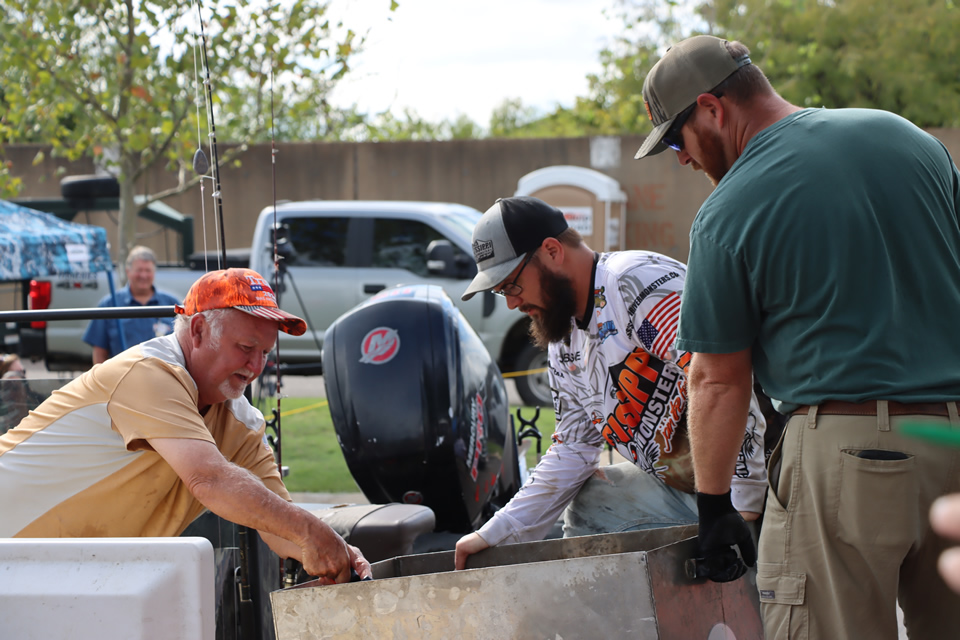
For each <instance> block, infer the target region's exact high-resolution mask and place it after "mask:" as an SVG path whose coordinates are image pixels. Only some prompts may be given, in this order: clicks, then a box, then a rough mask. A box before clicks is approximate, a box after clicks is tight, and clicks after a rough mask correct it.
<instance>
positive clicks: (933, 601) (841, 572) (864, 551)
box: [757, 411, 960, 640]
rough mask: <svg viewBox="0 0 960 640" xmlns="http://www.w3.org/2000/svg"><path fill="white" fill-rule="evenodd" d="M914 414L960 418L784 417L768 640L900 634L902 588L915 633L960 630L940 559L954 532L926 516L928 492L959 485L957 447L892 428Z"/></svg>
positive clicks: (765, 547) (770, 529) (762, 566)
mask: <svg viewBox="0 0 960 640" xmlns="http://www.w3.org/2000/svg"><path fill="white" fill-rule="evenodd" d="M954 416H956V413H955V412H954ZM918 420H923V421H936V422H940V423H946V424H951V422H952V423H953V427H954V428H960V419H957V418H956V417H954V418H952V419H951V418H940V417H931V416H892V417H883V418H878V417H877V416H848V415H842V416H841V415H816V414H815V412H814V411H811V413H810V415H800V416H794V417H792V418H791V419H790V420H789V422H788V423H787V426H786V428H785V430H784V435H783V438H782V439H781V441H780V444H779V445H778V446H777V448H776V450H775V451H774V452H773V455H772V456H771V458H770V469H771V470H772V472H771V474H770V476H771V477H770V489H769V491H768V492H767V506H766V511H765V514H764V522H763V528H762V531H761V534H760V549H759V563H758V573H757V587H758V589H759V590H760V603H761V607H760V608H761V614H762V616H763V623H764V630H765V632H766V637H767V640H788V639H789V640H844V639H849V640H896V638H897V620H896V602H897V599H898V598H899V601H900V606H901V607H902V609H903V612H904V623H905V626H906V628H907V632H908V634H909V637H910V639H911V640H934V639H937V640H940V639H944V638H960V596H958V595H957V594H955V593H954V592H952V591H950V589H949V588H947V586H946V585H945V584H944V583H943V580H941V579H940V576H939V574H938V573H937V569H936V561H937V556H938V555H939V554H940V551H941V550H943V549H944V548H946V547H948V546H951V544H952V543H950V542H948V541H945V540H942V539H940V538H939V537H938V536H936V535H935V534H934V533H933V532H932V530H931V529H930V524H929V519H928V511H929V509H930V504H931V503H932V502H933V500H934V499H935V498H937V497H938V496H941V495H943V494H946V493H951V492H955V491H958V490H960V449H956V448H948V447H945V446H943V445H935V444H929V443H926V442H923V441H920V440H915V439H910V438H903V437H901V436H900V435H899V434H898V431H897V426H898V424H901V423H903V422H908V421H918ZM870 450H873V452H871V451H870ZM877 450H879V451H881V452H892V455H884V454H883V453H879V454H878V453H876V451H877ZM858 454H859V455H858ZM885 457H886V458H893V459H882V458H885ZM877 458H880V459H877ZM778 463H779V465H780V466H779V474H778V473H777V472H776V468H777V464H778Z"/></svg>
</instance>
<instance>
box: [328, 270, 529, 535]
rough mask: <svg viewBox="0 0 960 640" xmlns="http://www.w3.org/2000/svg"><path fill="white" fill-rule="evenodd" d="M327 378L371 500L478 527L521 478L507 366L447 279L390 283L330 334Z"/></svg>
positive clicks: (343, 439) (346, 448) (337, 422)
mask: <svg viewBox="0 0 960 640" xmlns="http://www.w3.org/2000/svg"><path fill="white" fill-rule="evenodd" d="M323 373H324V376H323V379H324V385H325V387H326V392H327V400H328V402H329V406H330V414H331V416H332V418H333V425H334V428H335V429H336V432H337V438H338V440H339V442H340V448H341V449H342V450H343V455H344V458H346V462H347V467H348V468H349V469H350V473H351V474H352V475H353V478H354V480H356V482H357V485H359V487H360V489H361V491H363V493H364V495H365V496H366V497H367V499H368V500H370V502H371V503H374V504H378V503H386V502H401V503H407V504H423V505H426V506H428V507H430V508H431V509H432V510H433V512H434V513H435V515H436V531H449V532H469V531H472V530H474V529H476V528H477V527H479V526H480V525H482V524H483V523H484V522H485V521H486V520H487V519H489V517H490V516H491V515H493V513H494V512H495V511H496V509H498V508H500V507H501V506H503V505H504V504H506V503H507V501H509V499H510V498H511V497H512V496H513V494H514V493H516V491H517V490H518V489H519V486H520V472H519V460H518V457H517V441H516V436H515V434H514V433H513V426H512V422H511V421H510V420H509V411H510V410H509V405H508V399H507V391H506V387H505V385H504V382H503V377H502V376H501V375H500V371H499V369H498V368H497V365H496V363H495V362H494V361H493V360H492V358H491V357H490V354H489V353H488V352H487V350H486V348H485V347H484V346H483V343H482V342H481V341H480V338H479V337H478V336H477V334H476V333H475V332H474V330H473V328H472V327H471V326H470V325H469V324H468V323H467V321H466V319H465V318H464V317H463V315H462V314H461V313H460V310H459V309H457V308H456V307H455V306H454V305H453V302H452V301H451V300H450V298H449V297H448V296H447V295H446V293H444V291H443V289H442V288H440V287H438V286H436V285H411V286H401V287H397V288H394V289H388V290H385V291H383V292H381V293H379V294H377V295H376V296H374V297H373V298H371V299H370V300H368V301H366V302H365V303H363V304H361V305H359V306H357V307H355V308H354V309H352V310H350V311H348V312H347V313H345V314H344V315H342V316H340V318H338V319H337V320H336V321H335V322H334V323H333V324H331V325H330V327H329V328H328V329H327V331H326V333H325V335H324V345H323Z"/></svg>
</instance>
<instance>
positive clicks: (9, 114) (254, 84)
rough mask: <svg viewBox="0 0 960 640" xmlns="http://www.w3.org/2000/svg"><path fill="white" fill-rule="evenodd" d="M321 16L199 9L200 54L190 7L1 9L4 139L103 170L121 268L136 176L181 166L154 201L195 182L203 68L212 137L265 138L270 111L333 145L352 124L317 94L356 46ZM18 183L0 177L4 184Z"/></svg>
mask: <svg viewBox="0 0 960 640" xmlns="http://www.w3.org/2000/svg"><path fill="white" fill-rule="evenodd" d="M198 4H199V3H198ZM326 9H327V5H326V4H324V3H318V2H316V1H311V0H284V1H279V0H262V1H258V2H253V1H251V0H223V1H220V2H217V3H216V5H213V4H209V5H207V8H205V9H204V10H203V17H204V22H203V29H204V30H205V35H206V45H205V46H204V43H203V42H201V39H200V30H201V23H200V19H199V17H198V16H199V11H198V8H197V5H194V4H192V3H189V2H186V3H184V2H177V1H176V0H152V1H147V2H144V1H140V0H137V1H135V0H0V144H6V143H16V142H43V143H46V144H50V145H52V146H53V153H54V154H56V155H58V156H62V157H65V158H68V159H76V158H79V157H82V156H94V157H95V158H97V159H98V160H99V161H100V162H101V163H103V164H107V165H110V166H111V168H112V169H113V171H114V172H115V173H116V174H117V176H118V179H119V181H120V197H121V210H120V237H119V238H118V250H119V254H120V256H119V257H120V259H121V261H122V260H123V258H124V257H125V256H126V252H127V251H128V250H129V248H130V247H131V246H132V245H133V244H135V237H134V232H135V226H134V223H135V210H134V199H133V197H134V193H135V185H136V183H137V180H138V178H139V177H140V176H141V175H142V174H143V173H144V172H145V171H147V170H148V169H149V168H150V167H151V166H152V165H154V164H155V163H158V162H161V163H166V164H167V165H168V166H169V167H170V168H171V169H174V170H179V175H180V176H181V180H180V185H179V186H178V187H177V189H175V190H173V191H170V192H165V193H161V194H152V195H151V196H149V198H151V199H156V198H159V197H164V196H166V195H171V194H172V193H178V192H180V191H183V190H184V189H186V188H189V187H190V186H192V184H194V183H195V182H196V181H197V180H198V179H199V178H198V177H193V178H187V177H186V176H187V175H189V174H188V172H187V168H188V166H189V163H190V158H191V157H192V155H193V152H194V150H195V149H197V148H198V146H200V145H205V144H206V142H207V138H208V133H207V130H208V125H209V123H208V109H207V106H206V91H205V86H206V85H204V84H203V82H204V79H205V78H206V76H207V72H209V77H210V78H211V83H210V85H209V86H210V88H211V91H210V95H211V96H212V101H213V105H212V106H211V110H212V112H213V113H214V114H215V121H216V126H217V134H218V137H219V138H220V139H221V140H227V139H229V140H232V141H239V142H241V143H246V142H250V141H257V140H263V139H266V138H268V137H269V128H270V124H271V118H270V117H271V113H272V112H273V111H274V108H275V109H276V111H275V113H276V123H277V129H278V130H279V131H281V132H283V133H284V134H287V133H291V132H292V133H293V134H295V135H310V136H311V137H314V138H320V139H323V138H326V139H336V138H337V137H338V135H339V134H340V132H341V131H342V130H343V129H344V128H346V127H349V126H352V124H353V119H355V114H352V113H351V112H347V113H341V112H338V111H337V110H335V109H332V108H330V107H329V106H328V105H327V104H326V102H325V98H326V96H327V95H328V94H329V92H330V90H331V89H332V87H333V86H334V84H335V83H336V82H337V80H338V79H339V78H341V77H342V76H343V74H345V73H346V72H347V71H348V69H349V65H348V62H349V59H350V56H351V55H352V54H353V53H354V52H355V50H356V48H357V47H358V46H359V45H361V44H362V38H360V37H358V36H357V35H356V34H354V33H353V32H352V31H350V30H349V29H345V28H343V26H342V25H333V24H331V23H330V22H329V20H328V18H327V15H326ZM240 148H241V149H242V148H243V147H242V146H241V147H240ZM211 160H212V158H211ZM228 160H229V158H226V157H224V158H223V159H222V162H227V161H228ZM2 166H3V165H0V167H2ZM7 170H9V168H7ZM4 175H6V176H7V179H6V180H4ZM15 186H16V185H14V184H13V183H12V181H11V180H10V179H9V172H8V173H6V174H4V173H3V172H2V170H0V189H6V190H7V191H10V190H11V188H13V187H15Z"/></svg>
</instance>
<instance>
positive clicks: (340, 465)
mask: <svg viewBox="0 0 960 640" xmlns="http://www.w3.org/2000/svg"><path fill="white" fill-rule="evenodd" d="M274 406H275V405H274V404H267V406H266V407H263V406H261V407H260V408H261V410H262V411H263V412H264V415H266V416H267V417H268V418H269V417H270V415H271V414H270V412H271V411H272V410H273V407H274ZM280 408H281V415H280V425H281V429H282V432H283V447H282V449H283V451H282V454H283V464H284V466H287V467H290V475H289V476H287V477H286V478H285V479H284V482H285V483H286V485H287V489H288V490H289V491H293V492H297V493H300V492H309V493H343V492H354V491H359V489H358V488H357V485H356V483H355V482H354V481H353V476H351V475H350V471H349V470H348V469H347V463H346V461H345V460H344V459H343V453H342V452H341V451H340V445H339V444H338V443H337V435H336V432H335V431H334V429H333V420H332V419H331V418H330V409H329V407H328V406H327V402H326V400H323V399H321V398H284V399H283V400H282V401H281V407H280ZM516 409H517V408H516V407H511V408H510V411H511V413H514V414H515V413H516ZM533 414H534V409H531V408H524V409H523V416H524V418H526V419H530V418H532V417H533ZM384 419H389V416H388V415H387V414H386V412H385V413H384ZM514 422H515V423H516V425H517V429H518V430H519V427H520V423H519V422H517V421H516V419H514ZM537 428H538V429H539V430H540V433H541V434H543V441H542V447H541V448H542V451H546V450H547V447H548V446H550V436H551V435H552V434H553V428H554V416H553V411H552V410H551V409H549V408H542V409H541V410H540V417H539V418H538V419H537ZM534 464H536V447H535V446H534V445H532V446H531V449H530V451H528V452H527V466H529V467H532V466H534Z"/></svg>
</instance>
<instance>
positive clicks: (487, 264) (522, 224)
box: [461, 196, 567, 300]
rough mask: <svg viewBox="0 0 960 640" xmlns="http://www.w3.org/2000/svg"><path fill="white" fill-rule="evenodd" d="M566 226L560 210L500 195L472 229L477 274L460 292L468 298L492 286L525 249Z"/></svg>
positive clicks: (528, 199) (500, 280)
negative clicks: (464, 289) (465, 288)
mask: <svg viewBox="0 0 960 640" xmlns="http://www.w3.org/2000/svg"><path fill="white" fill-rule="evenodd" d="M566 229H567V219H566V218H564V217H563V212H562V211H560V210H559V209H557V208H556V207H551V206H550V205H549V204H547V203H546V202H544V201H543V200H538V199H536V198H531V197H530V196H517V197H514V198H500V199H499V200H497V201H496V202H495V203H494V204H493V206H492V207H490V208H489V209H487V212H486V213H484V214H483V217H481V218H480V222H478V223H477V226H476V227H475V228H474V229H473V259H474V260H475V261H476V263H477V270H478V271H477V275H476V277H475V278H474V279H473V282H471V283H470V286H469V287H467V290H466V291H464V292H463V295H462V296H461V299H462V300H469V299H470V298H472V297H473V296H474V294H477V293H479V292H481V291H487V290H489V289H493V288H494V287H495V286H497V285H498V284H500V283H501V282H503V280H504V279H505V278H506V277H507V276H508V275H510V272H511V271H513V270H514V269H516V268H517V265H518V264H520V262H521V261H522V260H523V257H524V256H525V255H526V254H527V252H529V251H534V250H535V249H537V248H538V247H539V246H540V245H541V244H542V243H543V241H544V240H546V239H547V238H555V237H557V236H558V235H560V234H561V233H563V232H564V231H566Z"/></svg>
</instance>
